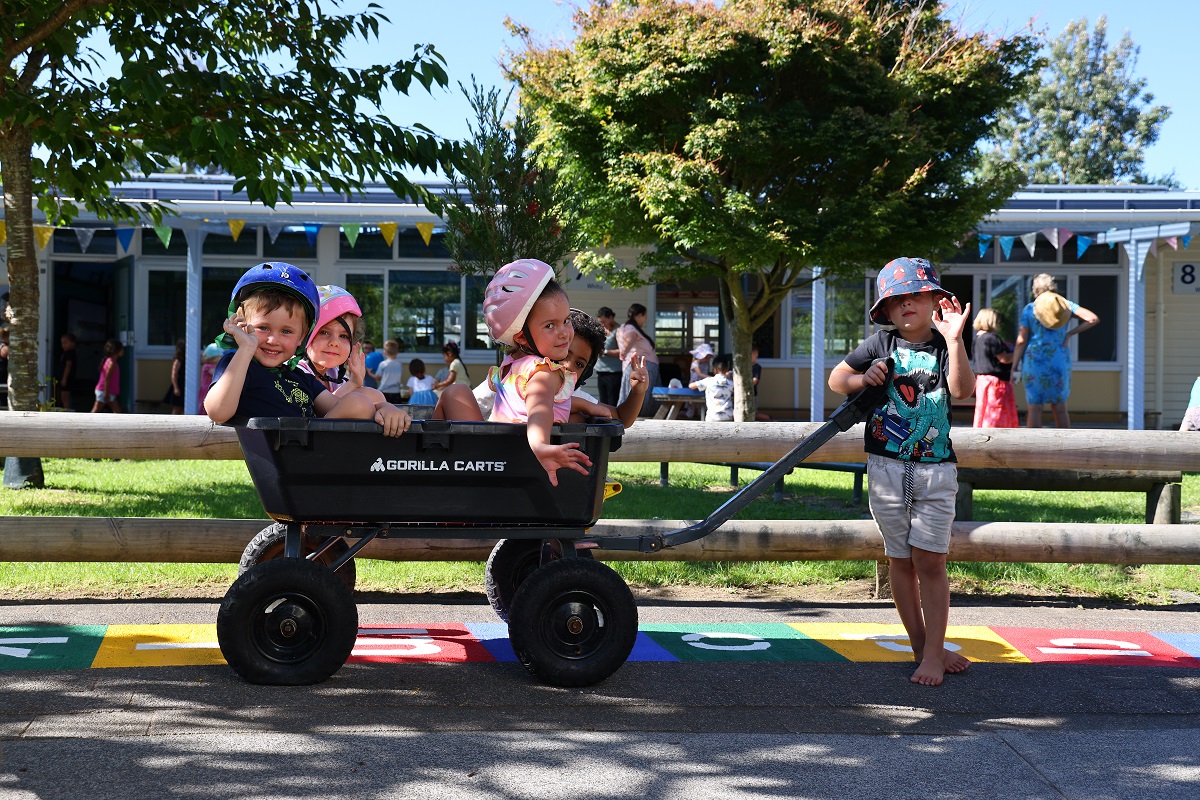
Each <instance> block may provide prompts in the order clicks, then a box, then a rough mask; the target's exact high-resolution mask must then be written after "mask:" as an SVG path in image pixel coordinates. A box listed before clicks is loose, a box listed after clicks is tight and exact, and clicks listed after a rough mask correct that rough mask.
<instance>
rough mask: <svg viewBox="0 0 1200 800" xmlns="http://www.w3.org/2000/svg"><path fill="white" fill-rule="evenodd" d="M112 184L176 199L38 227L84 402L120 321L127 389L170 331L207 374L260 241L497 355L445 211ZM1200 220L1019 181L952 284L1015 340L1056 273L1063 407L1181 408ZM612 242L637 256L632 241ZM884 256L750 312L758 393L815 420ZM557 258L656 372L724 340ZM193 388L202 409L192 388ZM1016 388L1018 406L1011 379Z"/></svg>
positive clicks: (1128, 194) (167, 349)
mask: <svg viewBox="0 0 1200 800" xmlns="http://www.w3.org/2000/svg"><path fill="white" fill-rule="evenodd" d="M113 192H114V194H115V195H119V196H122V197H125V198H128V199H131V200H148V201H162V202H169V203H170V204H171V206H172V207H173V208H174V209H175V212H176V216H169V217H166V218H165V219H164V223H163V226H161V227H159V228H154V227H149V226H141V227H138V226H132V227H131V226H124V225H122V226H114V224H113V223H112V222H109V221H97V220H95V219H91V220H89V219H88V218H86V217H81V218H80V219H78V220H77V221H76V222H74V223H73V225H72V226H71V227H62V228H54V229H51V228H49V227H41V228H39V230H38V231H37V233H38V236H37V238H38V241H39V249H38V255H39V261H40V267H41V276H42V278H41V279H42V285H41V302H42V308H41V328H40V331H39V336H40V342H41V351H40V352H41V355H40V358H41V365H40V373H41V374H44V375H52V374H53V372H54V368H55V364H56V363H57V360H58V356H59V353H60V345H59V338H60V336H61V334H62V333H63V332H66V331H71V332H72V333H74V334H75V335H76V337H77V338H78V340H79V347H78V350H79V373H80V374H79V385H78V386H77V387H76V392H75V393H74V396H75V398H77V400H78V406H77V407H78V408H79V409H80V410H86V408H87V407H90V405H91V392H90V389H91V386H92V385H93V384H94V382H95V379H96V374H97V370H98V368H99V365H100V361H101V358H100V353H101V349H102V347H103V343H104V340H105V338H107V337H110V336H117V337H119V338H121V339H122V340H123V341H124V342H125V343H126V346H127V349H126V355H125V362H124V363H123V368H122V381H123V382H124V384H125V385H124V386H123V387H122V398H123V400H124V401H125V402H126V404H127V405H129V406H134V407H135V408H136V410H138V411H153V410H156V409H157V408H158V405H159V403H160V401H161V399H162V397H163V394H164V392H165V390H166V387H167V385H168V384H169V371H170V364H171V359H172V356H173V353H174V344H175V342H176V340H177V339H181V338H182V339H185V340H186V341H187V353H188V355H189V359H188V362H187V374H188V383H189V385H190V386H196V385H197V383H198V372H199V356H200V353H201V350H202V349H203V347H204V345H205V343H207V342H210V341H212V339H213V337H214V336H215V335H216V333H218V332H219V331H220V327H221V320H222V318H223V317H224V315H225V314H226V307H227V305H228V302H229V293H230V291H231V289H232V287H233V285H234V283H235V282H236V281H237V279H238V277H239V276H240V275H241V274H242V272H243V271H244V270H245V269H246V268H247V267H249V266H252V265H254V264H256V263H258V262H260V261H267V260H278V261H287V262H290V263H292V264H295V265H297V266H299V267H301V268H302V269H304V270H306V271H307V272H308V273H309V274H310V275H311V276H312V277H313V279H314V280H315V281H316V282H317V283H319V284H321V283H335V284H340V285H342V286H345V287H346V288H347V289H348V290H350V291H351V292H352V293H353V294H354V296H355V297H356V298H358V300H359V302H360V304H361V305H362V307H363V310H364V314H365V320H366V335H367V338H370V339H372V340H373V341H374V342H375V344H376V346H380V345H382V342H383V341H384V340H385V339H389V338H390V339H396V340H398V341H399V342H401V344H402V346H403V349H404V355H403V356H402V358H403V359H405V360H406V361H407V360H408V359H411V358H414V357H419V358H422V359H423V360H424V361H425V362H426V364H427V366H429V368H430V369H431V371H435V370H436V369H437V368H438V367H440V366H441V364H442V358H441V354H440V349H441V344H442V342H443V341H445V340H447V339H453V340H455V341H458V342H459V343H460V344H461V346H462V352H463V360H464V362H465V363H466V364H467V367H468V369H469V370H470V372H471V377H472V378H474V379H477V380H478V379H481V378H482V377H483V375H484V373H485V370H486V367H487V366H489V365H491V364H494V363H495V361H496V355H495V352H494V351H493V350H491V349H489V347H488V340H487V331H486V326H485V324H484V321H483V317H482V313H481V301H482V291H483V287H484V285H486V278H480V277H472V276H464V275H462V274H461V273H460V272H458V271H456V270H455V269H454V266H453V264H452V263H451V261H450V259H449V256H448V253H447V252H446V250H445V248H444V246H443V244H442V228H441V226H442V224H443V223H442V220H440V219H439V218H438V217H436V216H434V215H432V214H431V213H430V212H429V211H428V210H427V209H425V208H424V207H423V206H419V205H416V204H414V203H411V202H409V201H407V200H406V199H401V198H398V197H396V196H395V195H394V194H393V193H391V192H390V191H389V190H388V189H386V188H385V187H382V186H380V187H371V188H369V189H368V190H367V191H366V192H364V193H363V194H362V195H360V196H355V197H339V196H337V195H322V194H320V193H319V192H315V191H306V192H299V193H297V194H296V196H295V198H294V202H293V204H292V205H290V206H284V205H280V206H279V207H277V208H275V209H270V208H267V207H264V206H262V205H259V204H254V203H250V202H248V201H247V200H246V199H245V197H244V195H239V194H238V193H235V192H233V191H232V182H231V181H230V180H229V179H228V178H219V177H209V176H172V175H164V176H151V177H150V178H147V179H144V180H139V181H136V182H130V183H125V184H121V185H118V186H115V187H114V189H113ZM1198 227H1200V192H1187V191H1177V190H1168V189H1164V188H1161V187H1152V186H1053V187H1051V186H1035V187H1028V188H1027V189H1026V190H1024V191H1021V192H1018V193H1017V194H1016V195H1014V196H1013V197H1012V198H1010V199H1009V200H1008V202H1006V203H1005V205H1004V207H1003V208H1001V209H999V210H998V211H996V212H995V213H994V214H993V215H991V216H990V217H989V218H988V219H986V220H985V221H984V222H982V223H981V224H980V225H979V227H978V229H977V231H976V235H975V236H974V237H973V238H970V239H969V241H967V242H966V243H965V244H964V245H963V247H962V249H961V250H960V251H959V252H958V253H957V254H955V255H954V256H953V257H951V258H949V259H948V260H946V261H944V262H943V263H941V264H940V265H939V266H940V268H941V273H942V276H943V283H944V284H945V286H946V287H947V288H948V289H950V290H951V291H953V292H954V293H955V294H956V295H957V296H958V297H959V298H960V299H961V300H962V301H963V303H964V304H965V303H966V302H970V303H971V305H972V308H973V309H976V310H978V309H980V308H984V307H992V308H994V309H996V310H997V312H998V313H999V314H1000V317H1001V319H1002V320H1003V323H1004V328H1003V330H1002V334H1003V337H1004V338H1005V339H1007V340H1009V341H1013V340H1015V338H1016V323H1017V318H1018V316H1019V313H1020V310H1021V309H1022V308H1023V307H1024V305H1025V303H1026V302H1028V300H1029V286H1030V279H1031V278H1032V277H1033V275H1035V274H1037V273H1039V272H1049V273H1051V274H1053V275H1055V276H1056V277H1057V280H1058V284H1059V291H1060V293H1061V294H1064V295H1065V296H1066V297H1068V298H1069V299H1071V300H1074V301H1076V302H1078V303H1079V304H1081V305H1083V306H1085V307H1087V308H1089V309H1091V310H1092V311H1094V312H1096V313H1097V314H1098V315H1099V316H1100V324H1099V325H1097V326H1096V327H1095V328H1093V329H1092V330H1090V331H1088V332H1087V333H1086V334H1084V335H1082V336H1080V337H1072V338H1071V340H1070V347H1071V351H1072V352H1071V355H1072V360H1073V363H1074V371H1073V378H1072V393H1071V399H1070V403H1069V408H1070V410H1071V413H1072V414H1073V415H1075V416H1076V417H1080V418H1084V419H1087V418H1091V419H1094V420H1096V421H1105V422H1114V423H1119V424H1123V425H1125V426H1127V427H1129V428H1131V429H1141V428H1143V427H1146V428H1159V427H1174V426H1178V424H1179V422H1180V420H1181V419H1182V416H1183V412H1184V409H1185V406H1186V404H1187V399H1188V394H1189V391H1190V389H1191V386H1192V383H1193V381H1194V380H1195V379H1196V376H1197V375H1198V374H1200V348H1197V347H1196V342H1197V341H1198V340H1200V276H1198V274H1197V272H1198V270H1200V241H1197V242H1193V241H1192V238H1191V237H1192V235H1193V232H1194V231H1195V230H1196V229H1197V228H1198ZM3 255H6V254H5V253H4V248H0V256H3ZM614 255H615V256H616V257H617V258H618V259H622V260H625V261H626V262H627V263H632V261H633V260H634V259H635V258H636V251H634V250H627V251H622V250H615V251H614ZM898 255H921V254H916V253H890V252H881V253H880V254H879V264H878V266H882V265H883V264H884V263H886V262H887V261H888V260H889V259H891V258H893V257H895V256H898ZM878 266H877V267H874V268H872V269H871V270H868V271H867V274H864V275H863V276H862V277H861V278H855V279H853V280H847V279H838V280H829V279H821V280H819V281H817V282H815V283H806V284H804V285H801V286H798V287H797V288H795V289H794V290H793V291H792V292H791V293H790V295H789V296H788V297H787V299H786V300H785V301H784V303H783V305H782V306H781V308H780V309H779V311H778V312H777V313H776V315H775V317H774V319H773V320H772V322H771V323H770V324H769V325H767V326H764V328H763V329H762V330H760V331H758V333H757V334H756V341H757V342H758V345H759V351H760V362H761V363H762V365H763V376H762V381H761V383H760V389H759V406H760V408H761V409H762V410H765V411H766V412H767V413H769V414H771V415H772V416H773V417H775V418H779V419H804V420H807V419H816V418H822V417H823V415H824V414H825V413H826V412H828V411H829V410H832V408H834V407H835V406H836V405H837V403H838V402H840V398H839V397H837V396H835V395H833V394H832V393H831V392H829V391H828V390H827V389H826V388H825V380H826V377H827V375H828V372H829V370H830V369H831V368H832V367H833V366H834V365H835V364H837V363H838V361H839V360H840V359H841V358H842V357H843V356H844V355H845V354H846V353H847V352H848V351H849V350H850V349H852V348H853V347H854V346H855V345H856V344H858V342H860V341H861V340H862V339H863V338H864V337H866V336H867V335H869V334H870V333H871V332H872V331H873V329H874V326H873V325H872V323H871V322H870V320H869V319H868V317H867V312H868V309H869V308H870V305H871V303H872V302H873V299H874V298H873V288H872V287H873V280H872V279H873V277H874V275H875V274H876V273H877V272H878ZM565 272H566V278H567V281H568V283H567V286H566V288H567V291H568V294H569V295H570V298H571V304H572V305H573V306H576V307H578V308H582V309H584V310H586V311H589V312H592V313H595V311H596V309H598V308H599V307H600V306H609V307H611V308H613V309H614V310H615V311H616V313H617V316H618V320H623V319H624V315H625V311H626V309H628V307H629V305H630V304H631V303H634V302H638V303H641V304H643V305H645V306H646V307H647V308H648V309H649V312H650V313H649V319H650V321H651V325H652V326H653V331H652V335H653V336H654V337H655V340H656V346H657V350H658V352H659V355H660V358H661V360H662V362H663V365H664V366H663V370H662V371H663V375H664V382H665V380H666V379H667V378H669V377H671V376H672V375H680V374H683V375H686V371H687V365H688V362H689V360H690V357H689V356H688V353H687V351H688V350H690V349H691V348H693V347H694V346H695V345H697V344H699V343H700V342H704V341H707V342H709V343H711V344H712V345H713V346H714V348H715V349H717V350H718V351H719V350H722V349H725V348H727V347H728V345H729V343H730V342H731V341H732V339H731V338H730V337H729V335H728V332H727V331H726V329H725V321H724V320H723V319H722V315H721V313H720V309H719V304H718V299H717V297H718V292H717V284H716V281H715V280H708V281H696V282H689V283H660V284H657V285H651V286H646V287H642V288H640V289H638V290H635V291H626V290H619V289H614V288H612V287H610V286H607V285H605V284H603V283H601V282H599V281H597V280H595V279H594V278H589V277H588V276H583V275H579V274H577V273H575V272H572V270H571V269H570V267H569V265H568V266H567V268H566V270H565ZM6 279H7V278H6V277H5V278H4V280H6ZM751 288H753V287H751ZM193 354H194V355H195V358H191V357H190V356H192V355H193ZM814 354H816V356H814ZM187 394H188V397H189V400H188V403H189V406H188V410H189V411H194V410H196V409H195V396H194V392H193V391H191V390H189V391H188V393H187ZM1018 405H1019V407H1020V408H1021V409H1022V410H1023V409H1024V394H1023V389H1020V388H1018ZM162 410H167V409H165V408H163V409H162ZM966 419H967V420H968V421H969V416H968V417H966ZM960 422H961V418H960Z"/></svg>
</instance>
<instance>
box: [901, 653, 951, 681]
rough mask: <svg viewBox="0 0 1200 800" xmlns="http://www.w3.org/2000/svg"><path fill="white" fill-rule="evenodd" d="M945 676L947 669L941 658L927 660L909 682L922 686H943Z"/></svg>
mask: <svg viewBox="0 0 1200 800" xmlns="http://www.w3.org/2000/svg"><path fill="white" fill-rule="evenodd" d="M945 674H946V668H945V667H944V666H943V665H942V660H941V659H940V658H927V659H925V660H923V661H922V662H921V665H920V666H919V667H917V671H916V672H914V673H913V674H912V677H911V678H909V680H910V681H912V682H913V683H919V684H920V685H922V686H941V685H942V678H943V677H944V676H945Z"/></svg>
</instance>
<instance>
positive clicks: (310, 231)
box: [304, 222, 321, 247]
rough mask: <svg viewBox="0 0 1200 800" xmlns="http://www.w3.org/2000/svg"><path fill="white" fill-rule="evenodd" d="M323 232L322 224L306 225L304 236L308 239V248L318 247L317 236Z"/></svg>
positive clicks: (307, 223) (309, 223) (312, 223)
mask: <svg viewBox="0 0 1200 800" xmlns="http://www.w3.org/2000/svg"><path fill="white" fill-rule="evenodd" d="M320 232H321V226H320V224H318V223H316V222H306V223H304V235H305V236H306V237H307V238H308V246H309V247H316V246H317V234H318V233H320Z"/></svg>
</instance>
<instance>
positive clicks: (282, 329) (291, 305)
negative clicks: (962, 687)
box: [204, 262, 410, 436]
mask: <svg viewBox="0 0 1200 800" xmlns="http://www.w3.org/2000/svg"><path fill="white" fill-rule="evenodd" d="M319 304H320V298H319V296H318V293H317V287H316V286H314V285H313V282H312V280H311V279H310V278H309V277H308V275H307V274H305V273H304V271H303V270H300V269H298V268H296V267H294V266H292V265H291V264H285V263H282V262H267V263H264V264H259V265H258V266H256V267H251V268H250V269H249V270H248V271H247V272H246V274H245V275H243V276H242V277H241V279H240V280H239V281H238V282H237V285H236V286H234V289H233V295H232V297H231V298H230V302H229V318H228V319H226V320H225V323H224V326H223V327H224V331H225V333H224V335H223V336H222V337H221V339H220V341H219V342H218V343H219V344H221V345H222V346H224V347H228V348H236V349H235V350H233V352H230V353H226V354H225V355H224V356H222V357H221V360H220V361H219V362H218V363H217V367H216V369H215V370H214V371H213V384H212V386H211V387H210V388H209V391H208V396H207V397H205V398H204V410H205V411H206V412H207V413H208V416H209V419H211V420H212V421H213V422H218V423H220V422H226V421H228V420H230V419H233V418H234V417H238V418H241V419H246V418H250V417H327V418H338V419H374V420H375V422H377V423H379V424H380V425H382V426H383V431H384V434H385V435H387V436H399V435H400V434H402V433H403V432H404V431H405V430H407V429H408V425H409V422H410V420H409V418H408V415H407V414H405V413H404V412H402V411H400V410H399V409H398V408H396V407H395V406H392V405H391V404H389V403H378V404H373V403H371V402H370V401H369V400H368V399H367V398H365V397H364V396H362V395H361V394H357V393H353V394H350V395H348V396H346V397H340V398H339V397H336V396H334V394H333V393H332V392H330V391H329V390H328V389H327V388H325V385H324V384H322V383H321V382H320V381H319V380H317V378H316V377H314V376H313V375H310V374H309V373H307V372H303V371H301V370H298V369H294V368H292V367H290V366H289V365H288V362H289V361H290V360H291V359H292V358H293V357H295V356H296V355H298V354H299V353H301V352H303V350H304V342H305V339H306V337H307V334H308V330H309V326H310V324H311V323H312V321H313V320H314V319H315V318H316V315H317V308H318V306H319Z"/></svg>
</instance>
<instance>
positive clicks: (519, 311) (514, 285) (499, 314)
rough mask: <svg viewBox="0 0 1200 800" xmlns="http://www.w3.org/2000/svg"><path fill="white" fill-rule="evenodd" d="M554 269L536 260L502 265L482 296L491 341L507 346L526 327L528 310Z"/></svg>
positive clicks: (511, 343)
mask: <svg viewBox="0 0 1200 800" xmlns="http://www.w3.org/2000/svg"><path fill="white" fill-rule="evenodd" d="M553 278H554V268H553V267H551V266H550V265H549V264H546V263H544V262H542V261H538V260H537V259H535V258H522V259H520V260H519V261H514V262H512V263H511V264H505V265H504V266H503V267H501V268H500V269H499V270H498V271H497V272H496V275H495V277H493V278H492V281H491V283H489V284H488V285H487V289H486V290H485V291H484V293H483V318H484V319H485V320H487V325H488V331H489V332H490V333H491V334H492V338H493V339H495V340H496V341H497V342H500V343H501V344H506V345H508V346H510V347H515V346H516V341H514V339H513V337H514V336H516V335H517V334H518V333H520V331H521V329H522V328H523V327H524V326H525V319H526V317H528V316H529V311H530V309H532V308H533V304H534V303H536V302H537V299H538V297H539V296H540V295H541V293H542V289H545V288H546V284H548V283H549V282H550V281H551V279H553Z"/></svg>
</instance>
